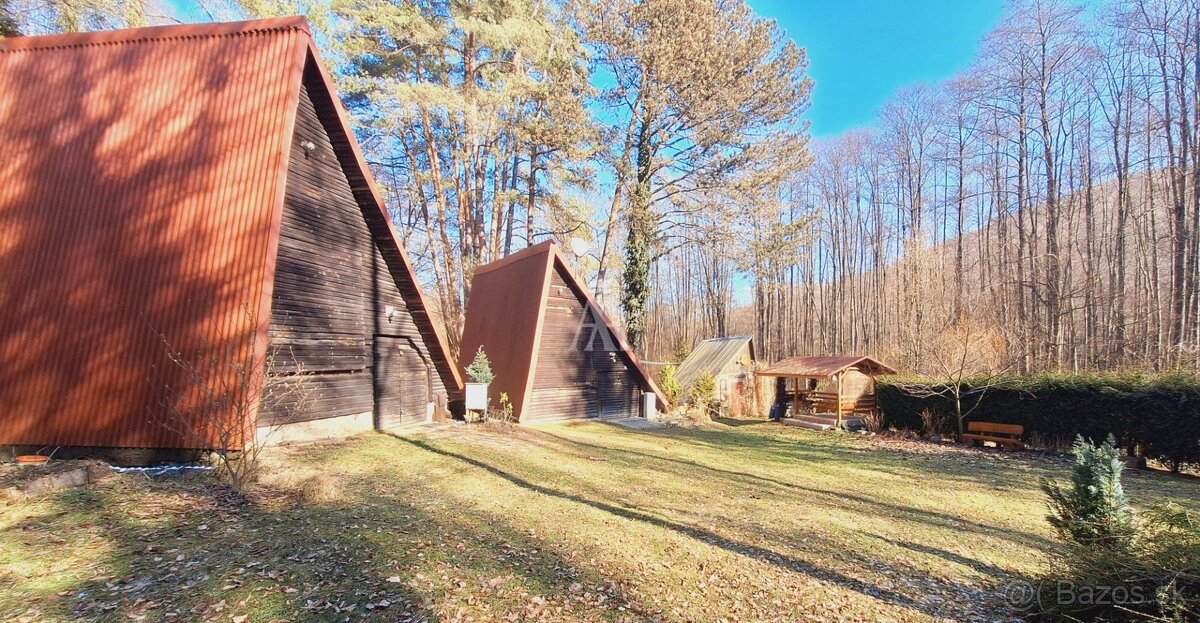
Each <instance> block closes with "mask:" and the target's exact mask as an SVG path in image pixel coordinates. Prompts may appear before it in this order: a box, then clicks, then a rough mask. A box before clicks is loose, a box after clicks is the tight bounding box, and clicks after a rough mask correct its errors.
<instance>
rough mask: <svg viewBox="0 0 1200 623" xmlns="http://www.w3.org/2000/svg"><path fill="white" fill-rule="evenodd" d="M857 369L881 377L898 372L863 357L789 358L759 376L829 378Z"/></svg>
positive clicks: (760, 372)
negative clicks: (847, 370)
mask: <svg viewBox="0 0 1200 623" xmlns="http://www.w3.org/2000/svg"><path fill="white" fill-rule="evenodd" d="M849 368H856V369H858V370H859V371H860V372H862V373H864V374H870V375H872V376H880V375H884V374H895V373H896V371H895V370H893V369H892V368H891V367H889V366H886V365H884V364H882V363H880V362H878V361H876V360H875V359H872V358H870V357H863V356H839V357H788V358H787V359H784V360H782V361H780V362H778V363H775V364H774V365H771V366H768V367H767V368H766V369H765V370H761V371H759V372H758V374H760V375H762V376H799V377H808V378H828V377H831V376H833V375H835V374H837V373H839V372H841V371H843V370H846V369H849Z"/></svg>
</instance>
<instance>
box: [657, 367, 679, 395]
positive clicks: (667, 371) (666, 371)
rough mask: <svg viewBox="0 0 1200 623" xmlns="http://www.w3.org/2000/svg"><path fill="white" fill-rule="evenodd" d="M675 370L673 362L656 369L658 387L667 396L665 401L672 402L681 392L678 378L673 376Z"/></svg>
mask: <svg viewBox="0 0 1200 623" xmlns="http://www.w3.org/2000/svg"><path fill="white" fill-rule="evenodd" d="M675 372H676V368H675V364H673V363H668V364H667V365H665V366H663V367H662V369H661V370H659V371H658V388H659V389H660V390H662V393H663V395H664V396H666V397H667V402H671V403H674V402H675V401H676V400H677V399H678V398H679V394H681V393H683V388H682V387H680V385H679V379H677V378H675Z"/></svg>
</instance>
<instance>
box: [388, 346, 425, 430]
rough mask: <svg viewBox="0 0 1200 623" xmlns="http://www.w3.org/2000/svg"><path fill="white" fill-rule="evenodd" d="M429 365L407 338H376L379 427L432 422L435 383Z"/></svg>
mask: <svg viewBox="0 0 1200 623" xmlns="http://www.w3.org/2000/svg"><path fill="white" fill-rule="evenodd" d="M431 374H432V372H431V370H430V367H429V364H428V362H427V361H426V360H425V358H424V357H423V356H421V352H420V351H419V350H417V348H416V345H415V344H413V342H412V340H410V339H409V338H406V337H398V336H388V335H377V336H375V375H374V376H375V419H376V425H377V426H378V427H379V428H394V427H396V426H403V425H405V424H419V423H421V422H426V421H428V420H429V415H428V410H429V402H430V400H431V399H432V391H433V388H432V383H433V379H432V376H431Z"/></svg>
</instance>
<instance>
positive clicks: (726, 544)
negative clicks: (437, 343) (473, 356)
mask: <svg viewBox="0 0 1200 623" xmlns="http://www.w3.org/2000/svg"><path fill="white" fill-rule="evenodd" d="M401 441H403V442H405V443H407V444H410V445H412V446H415V447H417V448H420V449H422V450H425V451H428V452H431V453H434V454H437V455H440V456H444V457H448V458H453V459H457V460H459V461H462V462H463V463H466V464H468V465H471V466H473V467H476V468H478V469H481V470H484V471H486V472H488V473H490V474H492V475H495V476H497V477H499V478H501V479H503V480H505V481H508V482H509V483H512V484H514V485H516V486H518V487H521V488H523V489H526V490H528V491H532V492H534V493H537V494H540V495H545V496H549V497H553V498H557V499H561V500H566V501H569V502H574V503H577V504H583V505H586V506H589V507H591V508H594V509H597V510H600V511H604V512H606V513H609V514H612V515H615V516H618V517H622V518H625V519H629V520H633V521H639V522H643V523H646V524H650V525H653V526H656V527H659V528H664V529H667V530H671V531H673V532H675V533H678V534H681V535H684V536H687V537H690V538H693V539H697V540H699V541H701V542H704V543H707V544H709V545H713V546H715V547H718V548H720V549H723V550H725V551H727V552H731V553H734V554H738V555H741V556H746V557H750V558H754V559H756V560H760V561H764V562H767V563H769V564H772V565H775V566H778V567H781V568H783V569H786V570H788V571H792V572H796V573H801V574H804V575H807V576H810V577H813V578H816V579H819V580H821V581H824V582H830V583H833V584H836V585H838V586H840V587H843V588H846V589H849V590H852V591H856V592H858V593H861V594H863V595H866V596H868V597H871V598H874V599H879V600H881V601H883V602H885V603H888V604H891V605H895V606H901V607H905V608H909V609H913V610H917V611H924V608H925V607H926V605H925V604H922V603H919V602H917V601H914V600H913V599H910V598H908V597H906V596H904V595H901V594H899V593H896V592H895V591H892V590H889V589H884V588H881V587H879V586H875V585H872V584H870V583H868V582H864V581H862V580H859V579H857V578H853V577H850V576H847V575H844V574H842V573H839V572H837V571H835V570H832V569H825V568H821V567H817V566H815V565H813V564H811V563H809V562H806V561H803V560H798V559H795V558H791V557H788V556H785V555H783V554H780V553H778V552H775V551H772V550H770V549H767V548H763V547H759V546H755V545H750V544H746V543H742V542H739V541H736V540H733V539H729V538H726V537H723V536H721V535H719V534H715V533H713V532H710V531H708V530H704V529H701V528H696V527H693V526H687V525H681V524H678V523H675V522H672V521H668V520H666V519H663V518H661V517H656V516H653V515H649V514H646V513H642V512H639V511H636V510H633V509H630V508H622V507H620V506H614V505H612V504H608V503H605V502H601V501H598V500H592V499H588V498H585V497H583V496H580V495H577V494H573V493H568V492H565V491H560V490H557V489H554V488H551V487H547V486H544V485H540V484H536V483H533V482H530V481H528V480H526V479H524V478H522V477H520V476H517V475H515V474H512V473H509V472H507V471H505V470H503V469H500V468H499V467H496V466H494V465H491V464H489V463H486V462H484V461H482V460H479V459H476V458H472V457H469V456H466V455H463V454H459V453H457V452H453V451H451V450H447V449H444V448H439V447H436V446H434V445H432V444H430V443H427V442H425V441H422V440H419V439H412V438H401Z"/></svg>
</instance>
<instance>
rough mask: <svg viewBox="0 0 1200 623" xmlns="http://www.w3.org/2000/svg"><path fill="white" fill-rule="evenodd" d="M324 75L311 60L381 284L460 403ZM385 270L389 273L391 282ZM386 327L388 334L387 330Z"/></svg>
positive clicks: (309, 77)
mask: <svg viewBox="0 0 1200 623" xmlns="http://www.w3.org/2000/svg"><path fill="white" fill-rule="evenodd" d="M321 71H322V70H321V69H320V67H319V66H318V64H317V63H315V62H313V60H312V59H311V58H310V59H309V63H308V65H307V66H306V67H305V72H304V79H305V84H306V85H308V89H310V93H311V95H312V99H313V102H314V104H315V107H316V111H317V115H318V116H319V117H320V119H321V120H322V121H323V122H324V127H325V131H326V132H327V133H328V135H329V137H330V138H332V140H333V151H334V153H335V154H336V155H337V158H338V160H339V161H340V162H341V164H342V173H343V175H344V178H345V179H346V181H348V182H349V185H350V191H351V193H352V195H353V197H354V198H355V199H356V200H357V201H358V203H359V205H360V206H361V207H362V208H363V209H362V212H361V214H362V216H363V217H364V218H365V219H366V223H367V226H368V228H369V229H370V231H371V235H372V236H374V237H375V241H376V250H377V251H378V252H379V253H380V257H381V261H382V263H383V265H382V266H381V267H380V268H381V272H376V275H377V277H378V278H379V279H387V280H388V282H389V286H388V287H397V288H399V290H400V292H401V294H403V296H404V299H405V300H406V301H408V302H409V303H410V304H409V306H408V314H407V317H409V318H411V320H412V321H413V322H414V323H415V326H416V330H417V331H418V333H419V336H420V340H419V341H420V342H421V343H422V344H423V346H422V348H424V352H425V354H426V355H427V356H428V357H429V358H431V359H430V362H429V363H430V365H431V366H433V368H434V371H435V375H436V376H437V377H438V379H437V380H436V382H435V383H434V385H435V388H438V389H437V391H439V392H441V393H442V394H446V393H449V395H450V396H449V397H450V398H451V399H456V398H461V387H460V383H461V379H459V378H458V377H457V373H456V371H455V367H456V366H457V365H458V364H457V362H455V361H453V360H451V359H450V358H449V353H448V350H447V349H445V348H442V347H440V346H439V345H440V344H443V343H444V340H443V337H442V336H441V335H439V334H438V332H437V329H436V328H435V324H434V319H433V318H431V317H430V315H429V312H428V310H427V309H426V308H425V305H424V302H423V300H422V296H421V290H420V286H419V284H417V283H416V282H415V281H414V279H413V276H412V275H410V274H409V269H408V266H407V259H406V258H405V257H404V255H403V251H402V250H401V249H400V248H399V247H398V245H397V241H396V240H395V239H394V238H393V235H392V225H391V223H389V222H388V220H387V219H388V217H387V215H386V213H385V212H384V211H383V210H382V208H381V207H379V206H378V205H377V204H376V202H377V201H378V197H377V195H376V191H374V190H373V189H372V183H371V182H370V181H369V180H368V179H367V173H368V172H367V171H366V170H365V167H366V164H365V162H363V163H361V166H360V159H359V155H357V154H356V151H355V147H354V145H356V144H357V143H356V142H355V138H354V137H353V136H349V135H348V134H347V130H346V127H345V126H344V125H343V124H342V123H340V122H339V121H338V119H339V113H338V111H337V110H336V109H335V107H334V105H333V100H332V99H331V98H332V97H334V96H333V95H332V94H330V92H329V90H328V88H327V86H326V85H327V79H326V77H322V75H321ZM382 271H387V272H388V273H390V278H388V277H387V276H386V274H385V272H382ZM384 328H385V329H386V325H384Z"/></svg>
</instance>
